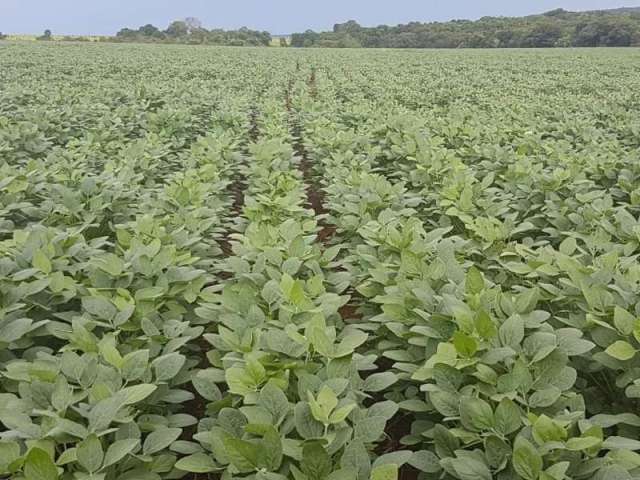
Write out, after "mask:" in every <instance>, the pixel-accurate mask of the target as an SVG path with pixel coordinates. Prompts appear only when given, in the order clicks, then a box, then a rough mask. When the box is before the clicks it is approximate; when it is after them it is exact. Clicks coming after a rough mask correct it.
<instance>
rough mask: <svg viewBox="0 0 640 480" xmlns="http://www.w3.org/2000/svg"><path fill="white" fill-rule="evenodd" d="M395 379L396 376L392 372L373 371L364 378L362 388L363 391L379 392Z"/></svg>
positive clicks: (395, 380) (396, 379) (396, 378)
mask: <svg viewBox="0 0 640 480" xmlns="http://www.w3.org/2000/svg"><path fill="white" fill-rule="evenodd" d="M397 381H398V377H397V375H396V374H395V373H393V372H382V373H374V374H372V375H369V376H368V377H367V378H366V379H365V381H364V387H363V390H364V391H365V392H381V391H382V390H386V389H387V388H389V387H390V386H391V385H393V384H394V383H396V382H397Z"/></svg>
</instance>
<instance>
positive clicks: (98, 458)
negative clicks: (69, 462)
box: [76, 433, 104, 473]
mask: <svg viewBox="0 0 640 480" xmlns="http://www.w3.org/2000/svg"><path fill="white" fill-rule="evenodd" d="M76 457H77V459H78V463H79V464H80V465H81V466H82V467H83V468H84V469H85V470H86V471H87V472H89V473H93V472H97V471H98V470H100V467H101V466H102V460H103V459H104V450H102V443H101V442H100V440H99V439H98V437H97V436H96V435H95V434H94V433H92V434H91V435H89V436H88V437H87V438H85V439H84V440H83V441H82V442H80V443H79V444H78V448H77V451H76Z"/></svg>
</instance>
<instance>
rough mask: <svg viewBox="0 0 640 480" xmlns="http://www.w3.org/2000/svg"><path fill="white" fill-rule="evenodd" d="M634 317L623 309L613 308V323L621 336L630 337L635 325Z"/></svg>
mask: <svg viewBox="0 0 640 480" xmlns="http://www.w3.org/2000/svg"><path fill="white" fill-rule="evenodd" d="M636 320H637V319H636V317H634V316H633V315H631V314H630V313H629V312H627V311H626V310H625V309H624V308H620V307H618V306H616V307H615V309H614V312H613V323H614V325H615V326H616V328H617V329H618V331H619V332H620V333H621V334H622V335H631V334H632V333H633V330H634V328H635V325H636Z"/></svg>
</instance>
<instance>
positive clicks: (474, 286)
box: [465, 266, 484, 295]
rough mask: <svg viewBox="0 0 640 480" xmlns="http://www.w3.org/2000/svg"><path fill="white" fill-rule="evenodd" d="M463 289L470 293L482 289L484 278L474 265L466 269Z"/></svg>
mask: <svg viewBox="0 0 640 480" xmlns="http://www.w3.org/2000/svg"><path fill="white" fill-rule="evenodd" d="M465 290H466V291H467V293H469V294H472V295H474V294H477V293H481V292H482V291H483V290H484V278H482V273H480V270H478V269H477V268H476V267H475V266H472V267H471V268H470V269H469V270H468V271H467V276H466V279H465Z"/></svg>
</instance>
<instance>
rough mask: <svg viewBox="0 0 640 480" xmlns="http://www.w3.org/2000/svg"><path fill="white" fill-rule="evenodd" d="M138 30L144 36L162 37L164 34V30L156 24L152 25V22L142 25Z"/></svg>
mask: <svg viewBox="0 0 640 480" xmlns="http://www.w3.org/2000/svg"><path fill="white" fill-rule="evenodd" d="M138 32H139V33H140V34H141V35H142V36H144V37H160V36H162V32H161V31H160V29H159V28H158V27H156V26H155V25H151V24H150V23H148V24H146V25H144V26H142V27H140V28H139V29H138Z"/></svg>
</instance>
